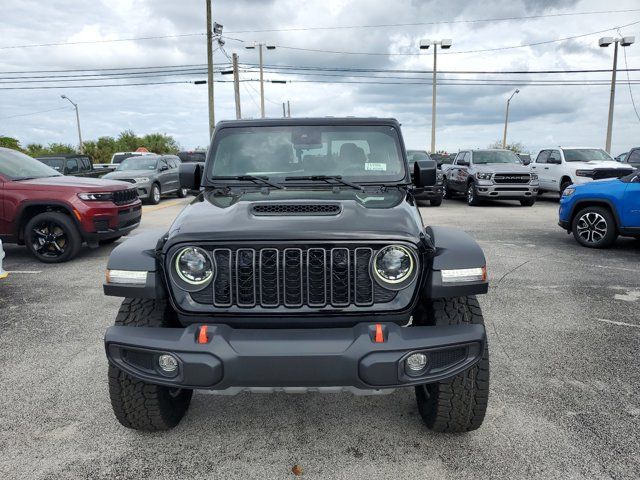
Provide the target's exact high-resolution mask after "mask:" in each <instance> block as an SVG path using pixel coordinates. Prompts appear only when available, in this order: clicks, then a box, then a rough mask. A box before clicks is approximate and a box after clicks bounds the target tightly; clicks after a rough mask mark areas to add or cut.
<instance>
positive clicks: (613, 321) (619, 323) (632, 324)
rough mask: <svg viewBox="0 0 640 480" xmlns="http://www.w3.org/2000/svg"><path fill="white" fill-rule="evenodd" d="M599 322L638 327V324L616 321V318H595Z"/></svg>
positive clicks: (639, 326)
mask: <svg viewBox="0 0 640 480" xmlns="http://www.w3.org/2000/svg"><path fill="white" fill-rule="evenodd" d="M596 320H598V321H599V322H603V323H610V324H612V325H618V326H620V327H635V328H640V325H636V324H634V323H626V322H618V321H616V320H607V319H606V318H596Z"/></svg>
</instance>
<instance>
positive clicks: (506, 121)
mask: <svg viewBox="0 0 640 480" xmlns="http://www.w3.org/2000/svg"><path fill="white" fill-rule="evenodd" d="M516 93H520V90H518V89H517V88H516V89H515V91H514V92H513V93H512V94H511V96H510V97H509V99H508V100H507V112H506V113H505V115H504V134H503V135H502V148H507V124H508V123H509V104H510V103H511V99H512V98H513V96H514V95H515V94H516Z"/></svg>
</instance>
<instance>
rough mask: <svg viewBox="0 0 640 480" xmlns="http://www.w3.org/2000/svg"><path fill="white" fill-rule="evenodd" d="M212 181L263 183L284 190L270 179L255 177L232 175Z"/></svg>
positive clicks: (213, 178)
mask: <svg viewBox="0 0 640 480" xmlns="http://www.w3.org/2000/svg"><path fill="white" fill-rule="evenodd" d="M211 180H240V181H245V182H253V183H262V184H264V185H269V186H270V187H273V188H279V189H284V188H285V187H283V186H282V185H279V184H277V183H274V182H270V181H269V177H256V176H254V175H231V176H224V177H211Z"/></svg>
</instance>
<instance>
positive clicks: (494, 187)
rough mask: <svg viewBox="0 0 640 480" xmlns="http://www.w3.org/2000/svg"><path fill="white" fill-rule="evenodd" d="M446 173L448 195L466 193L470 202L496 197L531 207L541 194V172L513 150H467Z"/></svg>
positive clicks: (462, 152)
mask: <svg viewBox="0 0 640 480" xmlns="http://www.w3.org/2000/svg"><path fill="white" fill-rule="evenodd" d="M443 173H444V175H445V179H444V186H443V189H444V194H445V198H451V197H452V196H453V195H454V194H456V193H464V194H465V196H466V198H467V203H468V204H469V205H479V204H480V203H481V201H482V200H483V199H487V198H493V199H496V200H519V201H520V204H521V205H523V206H527V207H530V206H532V205H533V204H534V203H535V202H536V197H537V196H538V175H536V174H535V173H531V171H530V169H529V167H528V166H525V165H523V164H522V160H520V158H519V157H518V156H517V155H516V154H515V153H513V152H512V151H510V150H502V149H492V150H463V151H461V152H459V153H458V155H456V158H455V160H454V161H453V163H452V164H451V166H450V167H449V168H447V169H446V171H444V172H443Z"/></svg>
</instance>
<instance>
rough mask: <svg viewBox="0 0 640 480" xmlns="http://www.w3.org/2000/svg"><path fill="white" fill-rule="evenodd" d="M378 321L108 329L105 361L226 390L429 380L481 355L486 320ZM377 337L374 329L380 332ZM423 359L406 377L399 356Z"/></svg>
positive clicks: (169, 380)
mask: <svg viewBox="0 0 640 480" xmlns="http://www.w3.org/2000/svg"><path fill="white" fill-rule="evenodd" d="M379 325H380V327H379V328H380V329H381V331H382V336H383V339H384V341H383V342H381V343H379V342H376V341H375V340H376V331H377V330H376V324H358V325H356V326H354V327H351V328H324V329H320V328H317V329H234V328H231V327H229V326H228V325H208V330H207V338H208V340H207V343H198V335H199V332H200V327H201V326H200V325H190V326H188V327H186V328H150V327H127V326H114V327H110V328H109V329H108V330H107V332H106V334H105V348H106V353H107V357H108V359H109V361H110V362H111V363H112V364H113V365H115V366H117V367H118V368H120V369H121V370H123V371H126V372H127V373H129V374H130V375H132V376H134V377H136V378H140V379H142V380H145V381H147V382H149V383H155V384H160V385H167V386H178V387H185V388H196V389H211V390H226V389H233V388H238V387H246V388H260V387H264V388H278V387H353V388H356V389H363V390H372V389H374V390H378V389H385V388H396V387H402V386H410V385H418V384H425V383H432V382H437V381H441V380H444V379H446V378H449V377H451V376H453V375H456V374H458V373H460V372H462V371H464V370H466V369H468V368H469V367H471V366H472V365H474V364H475V363H476V362H477V361H478V360H479V359H480V357H481V356H482V352H483V349H484V345H485V342H486V334H485V329H484V326H483V325H475V324H473V325H447V326H433V327H400V326H399V325H397V324H395V323H382V324H379ZM377 339H378V340H380V337H379V334H378V337H377ZM418 352H419V353H424V354H426V355H427V357H428V362H427V367H426V369H425V371H424V372H421V374H419V375H416V376H411V375H409V374H407V372H406V371H405V363H404V360H405V359H406V358H407V356H408V355H410V354H412V353H418ZM164 353H169V354H171V355H173V356H175V357H176V358H177V359H178V365H179V366H178V369H177V371H176V372H175V374H173V375H168V374H165V373H162V372H161V370H160V369H159V367H158V357H159V355H161V354H164Z"/></svg>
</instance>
